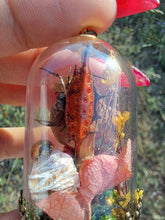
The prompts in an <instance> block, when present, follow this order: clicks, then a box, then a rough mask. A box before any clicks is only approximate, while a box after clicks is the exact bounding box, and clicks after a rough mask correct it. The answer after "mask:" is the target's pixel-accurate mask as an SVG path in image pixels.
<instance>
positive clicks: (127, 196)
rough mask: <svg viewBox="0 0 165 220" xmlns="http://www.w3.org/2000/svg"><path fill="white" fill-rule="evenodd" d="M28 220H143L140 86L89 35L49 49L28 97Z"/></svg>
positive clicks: (116, 56) (24, 204)
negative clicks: (139, 160) (139, 170)
mask: <svg viewBox="0 0 165 220" xmlns="http://www.w3.org/2000/svg"><path fill="white" fill-rule="evenodd" d="M25 136H26V137H25V157H24V190H23V193H21V197H20V200H19V205H20V212H21V215H22V219H54V220H57V219H58V220H59V219H61V220H77V219H78V220H90V219H91V220H97V219H98V220H99V219H113V220H118V219H120V220H122V219H123V220H124V219H129V220H131V219H132V220H137V219H140V208H141V199H142V193H143V192H142V191H140V190H137V188H136V154H137V152H136V141H137V134H136V80H135V75H134V72H133V70H132V66H131V65H130V64H129V62H128V61H127V60H126V58H124V57H123V56H122V55H121V54H120V52H119V51H117V50H115V49H114V48H113V47H111V46H110V45H108V44H107V43H106V42H104V41H102V40H100V39H98V38H97V37H96V36H94V35H92V34H90V33H88V34H81V35H80V36H78V37H73V38H70V39H66V40H65V41H62V42H59V43H58V44H57V43H56V44H55V45H53V46H51V47H50V48H48V49H47V50H46V51H45V52H44V53H43V54H42V55H41V56H40V57H39V59H38V60H37V61H36V62H35V63H34V65H33V67H32V69H31V70H30V74H29V78H28V85H27V96H26V135H25Z"/></svg>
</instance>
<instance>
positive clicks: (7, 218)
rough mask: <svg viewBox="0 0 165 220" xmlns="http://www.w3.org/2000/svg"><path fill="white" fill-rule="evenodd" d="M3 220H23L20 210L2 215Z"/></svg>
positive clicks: (0, 215) (0, 217)
mask: <svg viewBox="0 0 165 220" xmlns="http://www.w3.org/2000/svg"><path fill="white" fill-rule="evenodd" d="M0 219H1V220H21V216H20V214H19V211H18V210H14V211H10V212H7V213H2V214H0Z"/></svg>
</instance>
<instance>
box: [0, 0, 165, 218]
mask: <svg viewBox="0 0 165 220" xmlns="http://www.w3.org/2000/svg"><path fill="white" fill-rule="evenodd" d="M164 13H165V3H164V2H161V5H160V7H159V8H158V9H155V10H152V11H147V12H144V13H141V14H138V15H132V16H129V17H125V18H120V19H117V20H116V21H115V22H114V24H113V25H112V26H111V27H110V28H109V29H108V30H107V31H106V32H105V33H104V34H102V35H100V36H99V37H100V38H102V39H103V40H105V41H106V42H108V43H109V44H111V45H112V46H113V47H116V48H117V49H119V50H120V51H121V52H122V53H123V54H124V55H125V56H127V57H128V59H129V60H130V62H131V63H132V64H133V65H135V66H136V67H138V68H139V69H141V70H143V71H145V73H146V74H147V75H148V77H149V78H150V80H151V85H150V86H149V87H146V88H138V92H139V93H138V94H139V95H138V109H137V112H138V114H137V117H138V186H139V188H141V189H144V199H143V216H142V219H143V220H146V219H152V220H161V219H164V216H165V210H164V204H165V197H164V193H165V187H164V183H165V172H164V171H165V89H164V88H165V54H164V51H165V14H164ZM4 107H5V108H4ZM23 124H24V109H23V108H20V107H15V108H14V107H9V106H2V105H1V106H0V126H1V127H3V126H8V127H9V126H22V125H23ZM21 185H22V160H21V159H16V160H5V161H2V162H1V163H0V211H7V210H11V209H14V208H16V207H17V203H16V201H17V199H18V194H19V189H20V188H21ZM1 209H2V210H1Z"/></svg>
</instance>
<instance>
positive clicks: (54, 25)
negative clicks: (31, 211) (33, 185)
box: [0, 0, 116, 219]
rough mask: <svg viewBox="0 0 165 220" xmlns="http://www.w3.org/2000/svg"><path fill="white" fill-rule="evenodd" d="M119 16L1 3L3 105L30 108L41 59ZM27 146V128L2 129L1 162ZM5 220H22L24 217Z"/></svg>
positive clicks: (64, 3) (56, 5) (101, 5)
mask: <svg viewBox="0 0 165 220" xmlns="http://www.w3.org/2000/svg"><path fill="white" fill-rule="evenodd" d="M115 14H116V1H115V0H101V1H100V0H83V1H80V0H60V1H58V0H47V1H40V0H35V1H32V0H22V1H19V0H14V1H12V0H11V1H10V0H3V1H1V2H0V21H1V22H0V30H1V34H0V103H1V104H8V105H15V106H24V105H25V93H26V79H27V76H28V73H29V70H30V68H31V66H32V64H33V62H34V61H35V59H36V58H37V57H38V56H39V55H40V53H41V52H42V51H43V50H45V48H46V47H48V46H50V45H51V44H53V43H55V42H57V41H59V40H62V39H65V38H68V37H72V36H76V35H79V33H80V32H81V31H82V30H83V29H85V28H89V30H93V31H95V32H97V34H99V33H101V32H103V31H105V30H106V29H107V28H108V27H109V26H110V25H111V24H112V22H113V20H114V19H115ZM34 48H35V49H34ZM23 145H24V128H1V129H0V160H3V159H5V158H15V157H22V156H23ZM0 219H19V217H18V212H17V211H14V212H10V213H8V214H0Z"/></svg>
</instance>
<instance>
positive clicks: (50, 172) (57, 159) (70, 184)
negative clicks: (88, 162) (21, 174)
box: [29, 151, 80, 202]
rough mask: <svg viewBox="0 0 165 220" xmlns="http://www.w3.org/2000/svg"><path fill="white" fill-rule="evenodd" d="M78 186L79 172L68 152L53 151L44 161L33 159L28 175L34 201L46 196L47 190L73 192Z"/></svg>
mask: <svg viewBox="0 0 165 220" xmlns="http://www.w3.org/2000/svg"><path fill="white" fill-rule="evenodd" d="M79 186H80V181H79V174H78V172H77V169H76V166H75V164H74V162H73V159H72V157H71V156H69V155H68V154H66V153H63V152H61V151H54V152H52V154H51V155H50V157H49V158H48V159H47V160H46V161H43V162H42V163H39V160H38V161H37V160H36V161H34V163H33V167H32V171H31V174H30V176H29V190H30V193H31V195H32V199H34V200H35V201H36V202H37V201H39V200H40V199H43V198H45V197H47V196H48V191H61V190H62V191H72V192H75V191H77V188H78V187H79Z"/></svg>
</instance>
